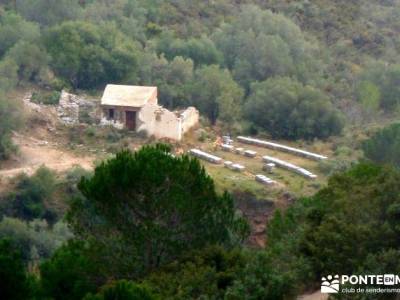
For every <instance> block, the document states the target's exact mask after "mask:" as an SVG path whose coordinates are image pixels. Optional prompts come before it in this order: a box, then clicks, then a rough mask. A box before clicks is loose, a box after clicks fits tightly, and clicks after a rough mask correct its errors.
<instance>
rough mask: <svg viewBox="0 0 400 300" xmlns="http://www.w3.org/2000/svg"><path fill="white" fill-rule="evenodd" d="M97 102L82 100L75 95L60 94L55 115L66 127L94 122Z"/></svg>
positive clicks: (96, 117) (64, 92) (63, 92)
mask: <svg viewBox="0 0 400 300" xmlns="http://www.w3.org/2000/svg"><path fill="white" fill-rule="evenodd" d="M97 108H98V102H96V101H92V100H87V99H83V98H81V97H79V96H77V95H74V94H70V93H67V92H66V91H62V92H61V96H60V100H59V104H58V107H57V114H58V117H59V119H60V121H61V122H62V123H64V124H66V125H74V124H79V123H81V122H83V123H92V122H96V120H97V119H98V116H97Z"/></svg>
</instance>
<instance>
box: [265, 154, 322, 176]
mask: <svg viewBox="0 0 400 300" xmlns="http://www.w3.org/2000/svg"><path fill="white" fill-rule="evenodd" d="M263 161H265V162H267V163H274V164H276V165H277V166H278V167H281V168H283V169H286V170H289V171H293V172H295V173H297V174H299V175H302V176H304V177H307V178H310V179H315V178H317V175H315V174H313V173H311V172H310V171H308V170H306V169H303V168H301V167H299V166H296V165H294V164H291V163H288V162H286V161H283V160H280V159H278V158H275V157H272V156H267V155H265V156H263Z"/></svg>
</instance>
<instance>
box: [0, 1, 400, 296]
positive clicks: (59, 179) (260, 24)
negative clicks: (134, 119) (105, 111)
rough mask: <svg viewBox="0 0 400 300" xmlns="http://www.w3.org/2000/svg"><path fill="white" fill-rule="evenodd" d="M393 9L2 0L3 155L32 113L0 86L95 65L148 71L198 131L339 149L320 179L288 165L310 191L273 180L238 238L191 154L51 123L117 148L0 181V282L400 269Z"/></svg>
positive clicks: (228, 287) (115, 75) (48, 91)
mask: <svg viewBox="0 0 400 300" xmlns="http://www.w3.org/2000/svg"><path fill="white" fill-rule="evenodd" d="M399 20H400V2H399V1H398V0H351V1H344V0H333V1H332V0H315V1H308V0H300V1H294V0H286V1H281V0H263V1H261V0H241V1H238V0H218V1H184V0H176V1H164V0H57V1H51V0H4V1H1V4H0V161H1V162H5V163H7V160H9V158H10V157H13V156H16V155H18V148H17V147H16V145H14V144H13V139H12V136H13V134H14V132H15V131H18V130H20V129H21V128H24V126H29V124H30V123H27V120H26V118H25V115H24V111H23V109H22V107H21V103H20V102H18V101H14V100H13V99H14V98H13V97H11V95H12V93H13V92H15V91H16V90H23V89H30V88H31V87H34V88H37V89H39V90H40V91H41V92H39V93H36V94H34V96H33V101H36V102H45V104H48V105H52V104H55V103H57V101H58V96H59V95H60V92H61V90H63V89H65V90H69V91H71V92H74V93H87V94H91V95H97V94H98V93H99V92H100V91H102V90H103V88H104V86H105V85H106V84H108V83H115V84H131V85H156V86H158V90H159V102H160V103H161V104H162V105H163V106H165V107H167V108H173V109H176V108H178V109H179V108H182V107H186V106H188V105H193V106H195V107H197V108H198V109H199V110H200V112H201V115H202V117H203V120H202V125H204V128H205V129H204V128H203V129H202V130H203V131H202V136H199V137H198V140H199V141H200V140H202V139H206V138H207V137H213V138H214V129H215V130H216V131H218V132H226V133H231V134H236V133H240V134H249V135H259V136H262V137H270V138H276V139H286V140H290V141H289V143H295V142H297V143H303V144H305V143H309V144H310V143H314V144H317V145H318V144H319V145H321V144H324V145H327V144H329V147H330V148H331V150H332V154H333V155H334V156H335V158H337V160H328V161H326V162H325V161H324V162H320V163H318V165H317V163H315V166H314V165H313V168H314V167H315V168H320V169H321V172H323V173H324V174H325V175H326V177H329V180H328V182H327V183H326V185H324V186H322V184H321V182H322V181H321V182H320V181H318V182H317V181H314V182H309V184H307V186H305V185H303V183H304V182H303V181H301V183H300V184H299V185H298V187H296V188H297V189H303V190H305V189H306V188H308V187H310V186H311V185H313V187H312V189H310V191H312V192H310V193H309V194H307V195H310V196H307V197H300V198H299V199H292V198H291V197H290V195H288V198H290V199H291V200H292V201H290V204H291V205H290V206H289V205H288V203H289V201H288V203H285V205H288V206H289V207H286V206H285V207H282V209H278V210H276V212H275V214H274V215H273V216H271V217H270V218H269V223H268V230H267V237H268V239H267V246H266V247H265V249H264V248H263V249H253V248H251V247H248V245H247V244H246V243H245V241H246V238H247V237H248V234H249V225H248V222H247V221H246V220H245V218H244V216H243V215H242V214H241V213H240V211H238V210H236V208H235V202H234V199H233V197H232V196H231V195H230V194H229V193H228V192H223V193H220V192H219V190H217V189H216V186H217V183H215V182H214V179H213V178H211V177H210V176H209V175H208V174H207V172H206V171H205V169H204V167H202V165H201V164H200V163H199V161H198V160H196V159H193V158H190V157H188V156H186V155H177V156H174V155H173V154H172V153H171V152H170V146H169V145H164V144H157V145H147V146H143V147H142V148H141V149H140V150H138V151H135V152H131V151H129V150H123V151H120V148H121V145H123V146H124V147H127V146H128V144H129V140H128V139H124V135H123V133H121V132H117V131H116V130H114V129H112V130H111V129H110V130H108V129H104V132H100V131H96V129H95V124H91V125H90V126H87V127H82V128H78V126H77V127H70V128H66V127H64V129H63V130H64V131H65V132H67V133H68V135H69V136H70V139H71V141H74V142H76V144H84V140H86V141H87V142H90V143H92V144H99V146H98V147H99V148H105V147H106V146H108V147H109V148H113V149H112V151H110V152H113V153H116V155H115V156H112V157H111V158H109V159H108V160H104V161H103V162H99V163H98V164H97V167H96V168H95V170H94V171H93V172H87V171H84V170H83V169H81V168H79V167H78V168H74V169H72V170H71V171H69V172H67V173H66V174H56V173H54V172H53V171H51V170H49V169H47V168H46V167H41V168H39V169H38V170H37V171H36V172H32V174H30V175H27V174H21V175H19V176H16V177H15V178H13V179H12V180H10V182H8V183H7V186H5V187H4V188H3V187H2V189H1V191H0V192H1V193H0V298H1V299H28V300H29V299H31V300H50V299H52V300H81V299H84V300H117V299H149V300H152V299H182V300H183V299H185V300H186V299H225V300H238V299H249V300H253V299H254V300H255V299H295V298H296V297H297V296H298V295H299V294H301V293H304V292H306V291H310V290H314V289H318V288H319V286H320V279H321V277H322V276H325V275H326V274H338V273H341V274H398V273H399V272H400V265H399V258H400V253H399V251H398V248H399V246H400V245H399V244H398V242H399V240H398V235H399V232H398V231H399V228H400V227H399V224H398V222H399V213H400V210H399V207H400V206H399V201H400V199H399V195H400V191H399V184H398V182H399V180H400V173H399V172H400V171H399V166H400V161H399V157H400V156H399V154H400V153H399V152H400V150H399V149H400V148H399V138H400V126H399V124H396V123H394V122H393V120H396V119H398V117H399V112H400V110H399V105H400V96H399V95H400V93H399V81H400V65H399V64H398V57H399V54H400V37H399V35H398V31H399V30H400V21H399ZM43 95H46V96H43ZM43 97H44V99H42V98H43ZM40 99H42V100H40ZM27 124H28V125H27ZM209 139H210V140H211V138H209ZM150 141H151V140H150ZM321 141H322V142H321ZM100 144H101V145H100ZM180 146H182V145H177V148H178V147H180ZM210 147H211V146H210ZM179 150H182V149H179ZM82 151H85V150H82ZM104 152H105V151H104ZM104 152H103V153H104ZM57 153H59V152H57ZM230 154H232V155H234V154H233V153H230ZM103 157H104V156H103ZM359 158H361V160H359ZM254 168H255V167H254ZM257 168H258V165H257ZM249 169H250V168H249ZM224 170H225V169H224ZM255 170H258V169H256V168H255ZM214 171H215V170H214ZM227 171H229V170H227ZM229 172H230V171H229ZM210 173H211V172H210ZM217 173H218V172H216V171H215V174H217ZM279 174H280V173H279V172H277V175H279ZM274 176H275V175H274ZM279 176H281V175H279ZM215 177H216V178H215V180H217V176H215ZM324 178H325V177H324ZM1 179H2V178H0V184H2V185H3V183H4V182H3V181H2V180H1ZM293 181H294V180H293ZM246 182H248V181H244V183H242V184H241V185H240V188H243V185H245V184H246ZM252 182H253V184H255V182H254V180H252ZM221 186H222V187H226V186H229V185H227V184H225V185H224V184H222V185H221ZM238 186H239V185H238ZM218 187H219V186H218ZM318 189H320V190H319V191H317V190H318ZM314 191H317V192H315V193H314ZM242 192H243V191H242ZM312 193H313V195H312ZM55 199H57V201H55ZM363 296H364V295H360V299H367V298H368V297H367V298H365V297H363ZM379 297H381V299H392V298H393V299H395V297H396V295H395V294H382V295H372V296H371V299H380V298H379Z"/></svg>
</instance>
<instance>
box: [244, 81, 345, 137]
mask: <svg viewBox="0 0 400 300" xmlns="http://www.w3.org/2000/svg"><path fill="white" fill-rule="evenodd" d="M245 114H246V117H247V119H248V121H251V122H254V124H255V125H257V126H259V127H261V128H263V129H265V130H266V131H268V132H269V133H270V134H271V135H272V136H273V137H274V138H288V139H299V138H304V139H313V138H327V137H329V136H330V135H335V134H339V133H340V132H341V130H342V128H343V120H342V118H341V116H340V115H339V112H338V111H337V110H336V109H334V108H333V106H332V104H331V103H330V102H329V99H328V98H327V97H326V96H325V95H324V94H323V93H322V92H321V91H319V90H317V89H315V88H312V87H311V86H304V85H302V84H301V83H299V82H297V81H294V80H292V79H290V78H287V77H284V78H271V79H268V80H266V81H264V82H261V83H255V84H253V85H252V92H251V95H250V96H249V98H248V101H247V103H246V105H245Z"/></svg>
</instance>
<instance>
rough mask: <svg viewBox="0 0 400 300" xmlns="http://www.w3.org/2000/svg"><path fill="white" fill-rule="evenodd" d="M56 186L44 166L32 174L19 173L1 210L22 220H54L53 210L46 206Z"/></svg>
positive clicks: (52, 176) (51, 175) (52, 174)
mask: <svg viewBox="0 0 400 300" xmlns="http://www.w3.org/2000/svg"><path fill="white" fill-rule="evenodd" d="M55 188H56V180H55V175H54V173H53V172H52V171H50V170H49V169H47V168H46V167H40V168H39V169H38V170H37V171H36V172H35V173H34V174H33V175H32V176H28V175H26V174H21V175H19V177H18V178H17V183H16V186H15V189H14V190H13V191H11V192H10V193H9V194H8V195H7V196H6V201H5V203H6V204H5V205H4V206H3V212H4V213H5V214H6V215H8V216H12V217H18V218H22V219H24V220H33V219H35V218H45V219H46V220H48V221H49V222H51V223H52V222H55V220H56V218H57V216H56V215H55V212H54V211H53V210H52V209H50V208H49V207H48V206H47V203H46V202H48V201H51V200H52V196H53V193H54V191H55Z"/></svg>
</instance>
